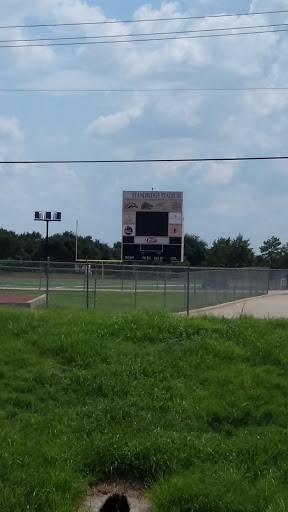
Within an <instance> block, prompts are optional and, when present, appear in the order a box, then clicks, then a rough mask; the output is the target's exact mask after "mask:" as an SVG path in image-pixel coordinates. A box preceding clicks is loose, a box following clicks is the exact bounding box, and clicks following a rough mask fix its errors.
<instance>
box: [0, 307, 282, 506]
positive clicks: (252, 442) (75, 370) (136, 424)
mask: <svg viewBox="0 0 288 512" xmlns="http://www.w3.org/2000/svg"><path fill="white" fill-rule="evenodd" d="M287 332H288V322H287V321H284V320H253V319H250V318H245V317H243V318H240V319H234V320H227V319H226V320H225V319H215V318H213V319H212V318H198V317H197V318H193V319H186V318H184V319H180V318H175V317H170V316H168V315H165V314H161V313H154V314H152V313H150V314H148V313H147V314H143V313H136V314H135V315H129V314H127V315H113V316H112V315H109V316H106V315H103V314H99V313H98V314H97V313H95V312H94V311H90V312H85V311H76V310H74V311H73V312H71V311H54V310H51V311H48V312H46V311H44V310H38V311H35V312H29V311H16V310H10V309H2V310H0V345H1V346H0V350H1V359H0V403H1V407H0V511H1V512H23V511H26V510H29V512H40V511H41V512H75V511H76V510H77V507H78V505H79V504H80V503H81V501H82V499H83V497H84V496H85V492H86V490H87V487H88V485H89V484H93V483H97V482H98V481H100V480H102V479H105V478H107V477H111V475H112V476H115V477H120V478H127V479H136V480H139V481H141V482H143V483H144V484H145V485H147V487H148V488H149V494H150V498H151V500H152V503H153V505H154V509H155V511H156V512H191V511H194V512H195V511H197V512H260V511H261V512H287V511H288V490H287V477H288V442H287V436H288V434H287V425H288V408H287V396H288V380H287V363H288V343H287V341H288V340H287V338H288V335H287Z"/></svg>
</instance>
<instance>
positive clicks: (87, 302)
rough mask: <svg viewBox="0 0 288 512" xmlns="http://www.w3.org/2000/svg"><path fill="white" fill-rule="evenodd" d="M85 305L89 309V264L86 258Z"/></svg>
mask: <svg viewBox="0 0 288 512" xmlns="http://www.w3.org/2000/svg"><path fill="white" fill-rule="evenodd" d="M86 280H87V282H86V307H87V309H89V265H88V259H87V260H86Z"/></svg>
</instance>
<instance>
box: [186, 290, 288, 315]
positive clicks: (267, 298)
mask: <svg viewBox="0 0 288 512" xmlns="http://www.w3.org/2000/svg"><path fill="white" fill-rule="evenodd" d="M190 314H191V316H193V315H212V316H221V317H222V316H224V317H226V318H234V317H239V316H241V315H249V316H254V317H255V318H288V291H285V292H278V293H274V292H272V293H269V294H268V295H264V296H262V297H257V298H251V299H244V300H240V301H235V302H229V304H221V305H220V306H212V307H209V308H203V309H197V310H194V311H191V312H190Z"/></svg>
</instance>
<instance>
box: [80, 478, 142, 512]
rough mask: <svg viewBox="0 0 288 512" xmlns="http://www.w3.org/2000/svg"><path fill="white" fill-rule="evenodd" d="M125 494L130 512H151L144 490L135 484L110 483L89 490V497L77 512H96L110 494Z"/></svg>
mask: <svg viewBox="0 0 288 512" xmlns="http://www.w3.org/2000/svg"><path fill="white" fill-rule="evenodd" d="M114 493H120V494H125V495H126V496H127V498H128V502H129V505H130V510H131V512H151V506H150V504H149V501H148V500H147V498H146V496H145V489H144V488H143V487H141V485H139V484H138V483H135V482H124V481H120V480H118V481H110V482H104V483H101V484H99V485H97V486H95V487H93V488H92V489H90V492H89V495H88V497H87V499H86V501H85V503H84V505H83V507H82V508H81V509H80V511H79V512H98V511H99V509H100V507H101V506H102V505H103V503H104V501H105V500H106V499H107V498H108V497H109V496H111V494H114Z"/></svg>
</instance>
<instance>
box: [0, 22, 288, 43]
mask: <svg viewBox="0 0 288 512" xmlns="http://www.w3.org/2000/svg"><path fill="white" fill-rule="evenodd" d="M287 26H288V23H274V24H272V23H270V24H268V25H248V26H244V27H220V28H204V29H193V30H176V31H169V32H142V33H141V32H140V33H138V34H137V33H134V34H115V35H111V34H108V35H107V34H106V35H105V34H104V35H97V36H72V37H71V36H70V37H66V36H65V37H64V36H63V37H38V38H34V39H2V40H1V39H0V44H1V43H32V42H37V41H71V40H88V39H112V38H116V37H144V36H167V35H177V34H179V35H180V34H192V33H202V32H223V31H224V32H226V31H228V30H251V29H255V28H272V27H287Z"/></svg>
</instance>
